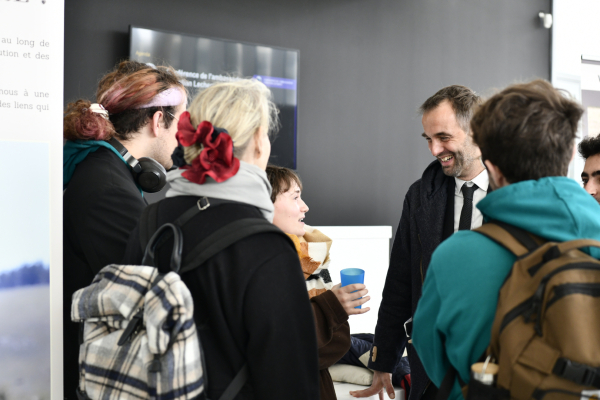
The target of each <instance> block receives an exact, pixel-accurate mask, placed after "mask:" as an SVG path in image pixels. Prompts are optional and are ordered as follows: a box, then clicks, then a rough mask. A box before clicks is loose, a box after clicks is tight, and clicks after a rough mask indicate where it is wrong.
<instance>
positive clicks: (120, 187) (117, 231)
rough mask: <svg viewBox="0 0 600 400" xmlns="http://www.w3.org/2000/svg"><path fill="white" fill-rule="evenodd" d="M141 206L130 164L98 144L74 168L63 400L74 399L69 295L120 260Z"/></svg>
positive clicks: (66, 240)
mask: <svg viewBox="0 0 600 400" xmlns="http://www.w3.org/2000/svg"><path fill="white" fill-rule="evenodd" d="M145 206H146V202H145V201H144V199H143V198H142V195H141V193H140V191H139V190H138V188H137V186H136V184H135V182H134V180H133V176H132V175H131V172H130V170H129V167H128V166H127V165H126V164H125V163H124V162H123V161H122V160H121V159H120V158H119V157H118V156H117V155H116V154H115V153H113V152H112V151H110V150H109V149H106V148H100V149H98V150H96V151H95V152H93V153H90V154H89V155H88V156H87V157H86V159H85V160H83V161H82V162H81V163H80V164H78V165H77V167H76V168H75V172H74V174H73V177H72V178H71V181H70V182H69V185H68V186H67V189H66V191H65V193H64V196H63V330H64V336H63V354H64V393H65V399H68V400H71V399H77V397H76V395H75V390H76V388H77V385H78V380H79V371H78V357H79V356H78V355H79V325H78V324H75V323H73V322H71V296H72V295H73V293H75V292H76V291H77V290H78V289H81V288H83V287H85V286H87V285H89V284H90V283H92V280H93V278H94V275H95V274H96V273H97V272H98V271H99V270H100V269H101V268H102V267H104V266H105V265H107V264H112V263H119V262H120V261H121V259H122V258H123V255H124V254H125V247H126V245H127V241H128V239H129V235H130V232H131V231H132V230H133V228H135V226H136V224H137V222H138V219H139V217H140V215H141V213H142V211H143V209H144V207H145Z"/></svg>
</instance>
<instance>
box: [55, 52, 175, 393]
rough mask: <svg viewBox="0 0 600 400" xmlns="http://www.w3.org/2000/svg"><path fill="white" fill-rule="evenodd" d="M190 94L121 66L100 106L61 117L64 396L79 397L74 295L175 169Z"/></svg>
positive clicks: (136, 67) (73, 106)
mask: <svg viewBox="0 0 600 400" xmlns="http://www.w3.org/2000/svg"><path fill="white" fill-rule="evenodd" d="M186 103H187V95H186V91H185V88H184V87H183V85H182V84H181V83H180V82H179V77H178V76H177V74H176V73H175V71H174V70H173V69H172V68H170V67H152V66H148V65H146V64H143V63H139V62H136V61H123V62H121V63H120V64H119V65H118V66H117V67H116V68H115V69H114V70H113V71H112V72H110V73H108V74H107V75H106V76H104V77H103V78H102V79H101V80H100V83H99V85H98V91H97V93H96V103H94V104H92V103H91V102H89V101H87V100H77V101H75V102H74V103H70V104H69V105H68V106H67V109H66V111H65V117H64V138H65V139H66V142H65V145H64V148H63V153H64V160H63V189H64V195H63V332H64V334H63V352H64V398H65V399H67V400H71V399H76V388H77V384H78V375H79V371H78V354H79V339H78V338H79V327H78V325H77V324H75V323H73V322H71V296H72V295H73V293H74V292H75V291H77V290H78V289H80V288H82V287H85V286H87V285H89V284H90V283H91V282H92V280H93V278H94V276H95V275H96V273H98V271H100V269H102V268H103V267H104V266H106V265H107V264H111V263H119V262H121V260H122V258H123V256H124V254H125V248H126V246H127V241H128V239H129V235H130V233H131V231H132V230H133V229H134V228H135V226H136V224H137V222H138V220H139V217H140V215H141V213H142V211H143V209H144V207H146V205H147V203H146V201H145V200H144V197H143V192H149V193H153V192H157V191H159V190H160V189H161V188H162V187H163V186H164V185H165V182H166V169H169V168H171V167H172V165H173V162H172V160H171V154H172V153H173V150H174V149H175V147H177V139H176V137H175V135H176V133H177V121H178V119H179V117H180V115H181V113H183V112H184V111H185V107H186Z"/></svg>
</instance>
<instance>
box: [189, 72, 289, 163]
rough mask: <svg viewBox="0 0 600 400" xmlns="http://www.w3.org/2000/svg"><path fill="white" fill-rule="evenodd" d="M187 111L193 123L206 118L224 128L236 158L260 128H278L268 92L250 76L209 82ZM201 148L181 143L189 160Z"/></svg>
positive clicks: (277, 121) (271, 130) (190, 161)
mask: <svg viewBox="0 0 600 400" xmlns="http://www.w3.org/2000/svg"><path fill="white" fill-rule="evenodd" d="M188 111H189V113H190V119H191V122H192V125H194V127H197V126H198V124H200V122H202V121H208V122H210V123H211V124H212V125H213V126H215V127H218V128H223V129H227V132H229V135H230V136H231V139H232V140H233V149H234V155H235V157H237V158H241V157H242V155H243V154H244V151H245V150H246V147H247V146H248V143H249V142H250V139H251V138H252V137H253V135H254V134H255V133H256V132H257V131H258V130H259V129H260V128H263V127H264V128H266V129H268V132H269V134H271V135H274V134H275V133H277V129H278V128H279V120H278V118H277V114H278V113H279V111H278V110H277V107H276V106H275V104H274V103H273V102H272V101H271V92H270V91H269V89H268V88H267V87H266V86H265V85H264V84H263V83H261V82H259V81H257V80H254V79H241V80H238V81H233V82H222V83H216V84H214V85H211V86H210V87H208V88H206V89H204V90H203V91H201V92H200V93H199V94H198V95H197V96H196V97H195V98H194V100H193V101H192V104H191V105H190V107H189V108H188ZM201 151H202V146H201V145H200V144H194V145H192V146H189V147H184V157H185V161H186V162H187V163H188V164H191V163H192V161H193V160H194V159H195V158H196V157H198V155H199V154H200V152H201Z"/></svg>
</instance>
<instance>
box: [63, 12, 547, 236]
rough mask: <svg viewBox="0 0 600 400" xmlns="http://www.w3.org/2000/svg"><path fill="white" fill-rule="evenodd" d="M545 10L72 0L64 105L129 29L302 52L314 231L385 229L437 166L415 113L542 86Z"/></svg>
mask: <svg viewBox="0 0 600 400" xmlns="http://www.w3.org/2000/svg"><path fill="white" fill-rule="evenodd" d="M540 10H545V11H549V10H550V0H528V1H521V0H494V1H491V0H490V1H481V0H444V1H439V0H419V1H416V0H368V1H367V0H299V1H292V0H290V1H285V2H282V1H274V0H253V1H248V0H219V1H198V0H196V1H192V0H187V1H186V0H175V1H164V0H127V1H119V2H117V1H102V2H99V1H92V0H66V18H65V101H66V102H67V101H72V100H74V99H77V98H79V97H89V98H91V97H92V96H93V94H94V91H95V87H96V83H97V81H98V79H99V78H100V77H101V76H102V75H103V74H104V73H105V72H106V71H108V70H110V69H111V68H112V66H114V64H115V63H116V61H118V60H119V59H123V58H126V57H127V54H128V42H129V38H128V26H129V24H133V25H139V26H145V27H148V28H156V29H165V30H172V31H178V32H184V33H191V34H198V35H205V36H212V37H221V38H225V39H232V40H241V41H246V42H253V43H261V44H266V45H271V46H281V47H289V48H295V49H299V50H300V77H299V121H298V171H299V173H300V175H301V177H302V179H303V182H304V194H303V197H304V198H305V200H306V202H307V203H308V205H309V206H310V208H311V211H310V212H309V214H308V218H307V222H308V223H309V224H312V225H393V226H396V225H397V223H398V220H399V218H400V212H401V209H402V202H403V198H404V195H405V193H406V191H407V190H408V188H409V186H410V184H411V183H412V182H414V181H415V180H416V179H418V178H419V177H420V175H421V172H422V170H423V169H424V168H425V167H426V166H427V164H428V163H429V162H430V161H431V160H432V159H433V158H432V156H431V154H430V153H429V152H428V150H427V146H426V144H425V142H424V140H423V139H422V138H421V136H420V134H421V132H422V127H421V123H420V117H419V116H417V114H416V110H417V108H418V106H419V105H420V104H421V103H422V102H423V101H424V100H425V99H426V98H427V97H429V96H430V95H432V94H433V93H435V91H437V90H438V89H439V88H441V87H443V86H446V85H450V84H455V83H457V84H463V85H467V86H470V87H472V88H473V89H475V90H476V91H478V92H480V93H482V94H489V93H491V92H492V90H493V89H494V88H501V87H503V86H505V85H507V84H509V83H511V82H514V81H520V80H529V79H533V78H536V77H540V78H545V79H549V74H550V73H549V70H550V30H546V29H543V28H541V27H540V25H539V21H538V19H537V13H538V12H539V11H540Z"/></svg>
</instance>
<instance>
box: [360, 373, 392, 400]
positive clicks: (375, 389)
mask: <svg viewBox="0 0 600 400" xmlns="http://www.w3.org/2000/svg"><path fill="white" fill-rule="evenodd" d="M383 389H385V391H386V392H387V395H388V397H389V398H390V399H393V398H394V397H396V392H395V391H394V387H393V386H392V374H390V373H389V372H380V371H373V383H372V384H371V387H368V388H366V389H363V390H355V391H353V392H350V395H351V396H354V397H370V396H373V395H374V394H376V393H379V400H383Z"/></svg>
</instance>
